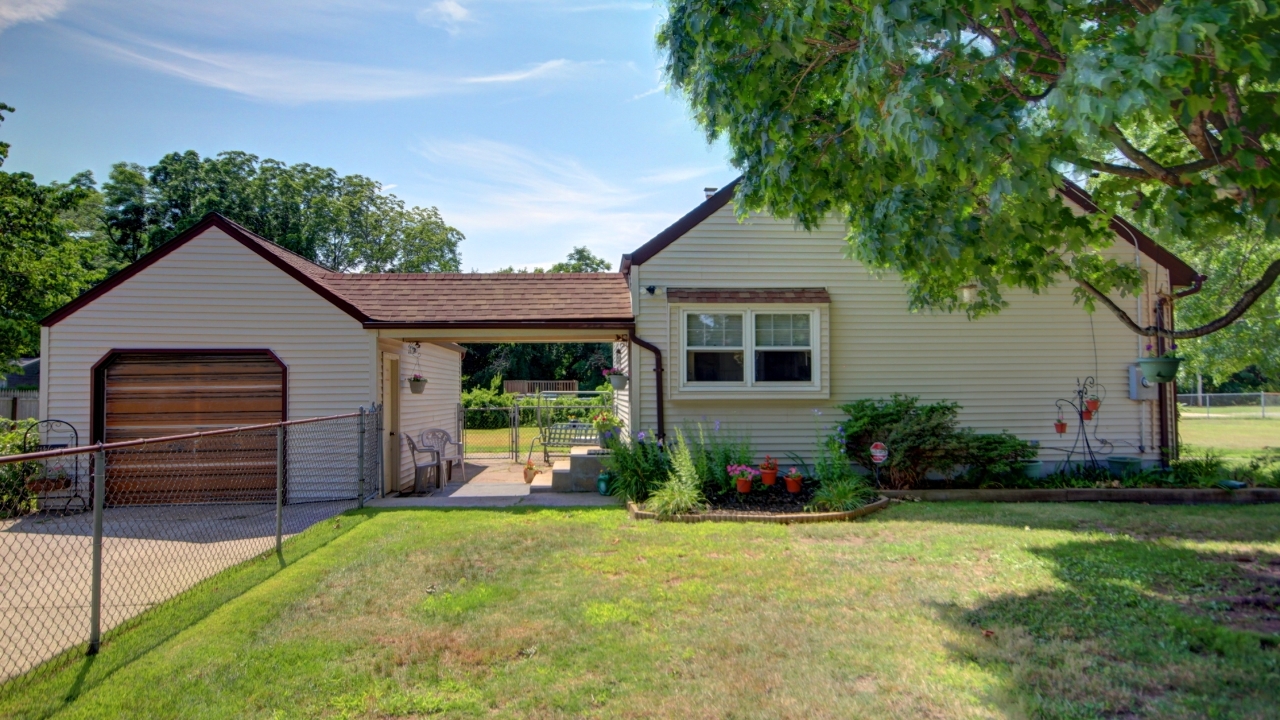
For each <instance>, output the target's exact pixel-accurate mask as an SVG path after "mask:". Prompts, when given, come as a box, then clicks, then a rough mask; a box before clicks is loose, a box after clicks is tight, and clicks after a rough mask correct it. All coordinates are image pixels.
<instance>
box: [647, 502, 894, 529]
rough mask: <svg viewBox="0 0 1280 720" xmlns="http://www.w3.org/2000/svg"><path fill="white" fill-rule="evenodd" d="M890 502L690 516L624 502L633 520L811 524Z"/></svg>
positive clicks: (869, 510)
mask: <svg viewBox="0 0 1280 720" xmlns="http://www.w3.org/2000/svg"><path fill="white" fill-rule="evenodd" d="M888 505H889V498H887V497H884V496H883V495H882V496H880V499H879V500H877V501H875V502H873V503H871V504H869V505H863V506H862V507H860V508H858V509H856V510H846V511H844V512H815V513H766V512H737V511H732V510H713V511H711V512H709V513H694V514H691V515H672V516H671V517H669V518H660V517H658V514H657V513H653V512H649V511H648V510H641V509H640V506H639V505H636V504H635V503H634V502H631V501H628V502H627V512H629V513H631V519H632V520H658V521H660V522H685V523H696V522H758V523H780V524H783V525H790V524H792V523H813V522H833V521H836V520H852V519H854V518H859V517H862V516H864V515H870V514H871V513H873V512H875V511H877V510H881V509H883V508H885V507H886V506H888Z"/></svg>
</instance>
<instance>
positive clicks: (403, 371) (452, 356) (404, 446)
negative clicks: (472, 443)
mask: <svg viewBox="0 0 1280 720" xmlns="http://www.w3.org/2000/svg"><path fill="white" fill-rule="evenodd" d="M378 345H379V347H380V348H381V349H382V350H383V351H384V352H396V353H397V354H398V355H399V356H400V383H399V385H400V434H401V436H402V437H404V436H408V437H412V438H413V440H414V442H417V441H418V433H420V432H422V431H423V430H429V429H434V428H440V429H443V430H448V431H449V435H450V436H451V437H453V439H454V440H457V439H458V432H457V424H458V421H457V412H458V410H457V408H458V403H459V402H460V401H461V392H462V355H461V354H459V353H458V352H456V351H454V350H450V349H447V348H443V347H440V346H439V345H433V344H431V343H421V344H420V347H419V348H418V355H417V357H416V358H415V357H414V356H413V355H410V354H409V346H408V345H406V344H404V343H402V342H400V341H399V340H389V339H387V338H379V340H378ZM379 367H381V363H379ZM414 373H421V374H422V375H423V376H424V377H425V378H427V387H426V389H424V390H423V391H422V394H421V395H414V394H413V392H412V391H411V390H410V389H409V378H410V377H412V376H413V374H414ZM455 472H457V471H456V470H455ZM400 480H401V482H402V483H404V484H407V483H409V482H410V481H412V480H413V458H412V456H411V454H410V452H409V444H408V443H407V442H402V443H401V444H400Z"/></svg>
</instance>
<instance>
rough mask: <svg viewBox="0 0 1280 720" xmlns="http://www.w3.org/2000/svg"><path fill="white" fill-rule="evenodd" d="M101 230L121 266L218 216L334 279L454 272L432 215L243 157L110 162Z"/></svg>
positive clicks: (449, 230)
mask: <svg viewBox="0 0 1280 720" xmlns="http://www.w3.org/2000/svg"><path fill="white" fill-rule="evenodd" d="M102 205H103V222H104V225H105V227H106V230H107V233H108V235H109V236H110V238H111V240H112V243H113V246H114V248H115V250H116V252H117V254H118V256H119V258H120V259H121V260H122V261H124V262H132V261H134V260H137V259H138V258H139V257H141V256H142V255H144V254H146V253H147V252H148V251H150V250H152V249H154V248H156V247H158V246H160V245H161V244H163V243H164V242H166V241H168V240H170V239H171V238H173V237H174V236H176V235H177V234H179V233H181V232H182V231H183V230H186V229H187V228H189V227H191V226H192V225H194V224H195V223H196V222H198V221H199V220H200V218H202V217H204V215H205V214H206V213H208V212H220V213H222V214H223V215H226V216H227V217H228V218H230V219H232V220H234V221H236V222H238V223H240V224H241V225H243V226H245V227H246V228H248V229H249V230H252V231H253V232H255V233H257V234H259V235H261V236H263V237H265V238H269V239H271V240H273V241H275V242H277V243H279V244H280V245H282V246H284V247H286V248H288V249H289V250H292V251H294V252H296V253H298V254H299V255H302V256H304V257H306V258H309V259H311V260H313V261H315V262H317V263H320V264H321V265H324V266H325V267H328V268H331V269H333V270H337V271H340V272H353V271H359V272H457V271H458V270H459V268H460V262H459V256H458V243H460V242H461V241H462V240H463V239H464V238H463V235H462V233H461V232H459V231H458V230H457V229H455V228H453V227H450V226H449V225H448V224H446V223H445V222H444V219H443V218H441V216H440V212H439V211H438V210H436V208H434V207H430V208H421V207H406V206H405V204H404V202H403V201H402V200H400V199H399V198H397V197H396V196H395V195H389V194H385V193H383V192H382V186H381V184H379V183H378V182H377V181H375V180H371V179H369V178H367V177H364V176H361V175H347V176H339V175H338V174H337V172H335V171H334V170H333V169H331V168H322V167H317V166H315V165H307V164H305V163H303V164H297V165H285V164H284V163H282V162H279V161H278V160H271V159H266V160H259V159H258V157H256V156H254V155H251V154H249V153H244V152H224V153H219V154H218V155H216V156H214V157H206V158H201V157H200V156H199V155H198V154H197V153H196V152H195V151H192V150H188V151H187V152H184V153H170V154H168V155H166V156H164V157H163V158H161V159H160V162H158V163H157V164H155V165H153V166H151V167H149V168H147V167H143V166H141V165H137V164H134V163H123V162H122V163H116V164H115V165H114V166H112V168H111V175H110V177H109V178H108V180H107V182H106V183H104V184H103V186H102Z"/></svg>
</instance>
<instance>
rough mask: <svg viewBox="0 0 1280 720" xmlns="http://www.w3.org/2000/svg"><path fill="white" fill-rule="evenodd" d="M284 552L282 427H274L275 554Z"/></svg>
mask: <svg viewBox="0 0 1280 720" xmlns="http://www.w3.org/2000/svg"><path fill="white" fill-rule="evenodd" d="M283 552H284V426H283V425H278V426H276V554H277V555H280V554H282V553H283Z"/></svg>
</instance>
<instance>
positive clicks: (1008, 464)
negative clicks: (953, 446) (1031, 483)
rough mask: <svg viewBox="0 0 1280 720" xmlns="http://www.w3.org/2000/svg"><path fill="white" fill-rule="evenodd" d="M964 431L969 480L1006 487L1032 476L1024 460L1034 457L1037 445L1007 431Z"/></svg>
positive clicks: (965, 477) (985, 484)
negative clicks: (1024, 465) (1027, 475)
mask: <svg viewBox="0 0 1280 720" xmlns="http://www.w3.org/2000/svg"><path fill="white" fill-rule="evenodd" d="M963 435H964V437H963V443H964V446H965V447H964V455H963V461H964V464H965V465H967V466H968V468H967V469H966V470H965V472H964V480H965V483H966V484H972V485H977V486H979V487H991V486H996V485H999V486H1002V487H1006V486H1009V485H1011V484H1017V483H1020V482H1022V481H1023V480H1024V479H1029V478H1027V477H1026V472H1025V470H1024V468H1023V464H1024V463H1025V462H1027V461H1028V460H1034V459H1035V457H1036V455H1038V454H1039V453H1040V449H1039V448H1038V447H1036V446H1035V445H1032V444H1031V443H1029V442H1027V441H1026V440H1023V439H1022V438H1020V437H1018V436H1017V435H1014V434H1012V433H1008V432H1001V433H989V434H988V433H963Z"/></svg>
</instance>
